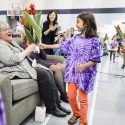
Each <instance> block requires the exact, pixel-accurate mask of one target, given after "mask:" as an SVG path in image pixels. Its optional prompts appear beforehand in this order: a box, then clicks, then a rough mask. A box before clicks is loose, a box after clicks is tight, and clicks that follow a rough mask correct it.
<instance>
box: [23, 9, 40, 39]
mask: <svg viewBox="0 0 125 125" xmlns="http://www.w3.org/2000/svg"><path fill="white" fill-rule="evenodd" d="M23 13H24V15H25V20H26V21H28V23H29V24H30V25H31V26H32V28H33V29H34V31H35V33H36V35H37V37H38V39H39V41H41V28H40V26H39V25H38V24H37V23H36V22H35V20H34V19H33V18H32V17H31V16H30V15H29V14H28V13H26V12H25V11H23Z"/></svg>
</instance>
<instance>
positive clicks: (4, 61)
mask: <svg viewBox="0 0 125 125" xmlns="http://www.w3.org/2000/svg"><path fill="white" fill-rule="evenodd" d="M35 49H36V45H34V44H31V45H30V46H28V47H27V48H26V49H25V50H24V49H22V48H21V47H20V46H19V45H18V44H17V43H16V42H14V41H13V40H12V30H11V28H10V27H9V25H8V24H7V23H5V22H3V21H0V73H1V74H4V75H6V76H7V77H8V78H10V79H25V78H32V79H34V80H37V83H38V87H39V95H40V98H41V99H42V100H43V102H44V104H45V106H46V110H47V113H50V114H52V115H55V116H57V117H65V116H66V115H67V114H70V110H67V109H65V108H64V107H62V106H61V104H60V102H61V101H60V99H59V95H58V90H57V88H56V84H55V81H54V78H53V75H52V74H51V72H50V71H49V70H46V68H41V67H40V68H33V67H32V66H31V65H30V63H31V60H30V59H29V58H28V55H29V54H30V53H31V52H33V51H35ZM43 67H44V66H43Z"/></svg>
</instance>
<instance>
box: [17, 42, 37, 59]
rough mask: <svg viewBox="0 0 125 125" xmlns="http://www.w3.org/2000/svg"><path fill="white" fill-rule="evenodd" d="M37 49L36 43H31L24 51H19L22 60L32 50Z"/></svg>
mask: <svg viewBox="0 0 125 125" xmlns="http://www.w3.org/2000/svg"><path fill="white" fill-rule="evenodd" d="M35 49H36V45H34V44H31V45H30V46H28V47H27V48H26V49H25V50H24V51H23V52H21V53H19V58H20V61H22V60H24V58H25V57H26V56H28V55H30V54H31V52H32V51H35Z"/></svg>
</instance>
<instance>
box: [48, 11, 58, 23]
mask: <svg viewBox="0 0 125 125" xmlns="http://www.w3.org/2000/svg"><path fill="white" fill-rule="evenodd" d="M51 13H55V15H56V18H55V20H54V22H53V25H55V24H57V12H56V11H55V10H51V11H49V13H48V15H47V23H48V24H50V19H49V15H50V14H51Z"/></svg>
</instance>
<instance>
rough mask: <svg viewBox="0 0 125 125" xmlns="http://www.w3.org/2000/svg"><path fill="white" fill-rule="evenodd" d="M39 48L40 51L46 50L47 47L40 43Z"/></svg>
mask: <svg viewBox="0 0 125 125" xmlns="http://www.w3.org/2000/svg"><path fill="white" fill-rule="evenodd" d="M39 47H40V48H41V49H46V48H47V45H46V44H43V43H40V44H39Z"/></svg>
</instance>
